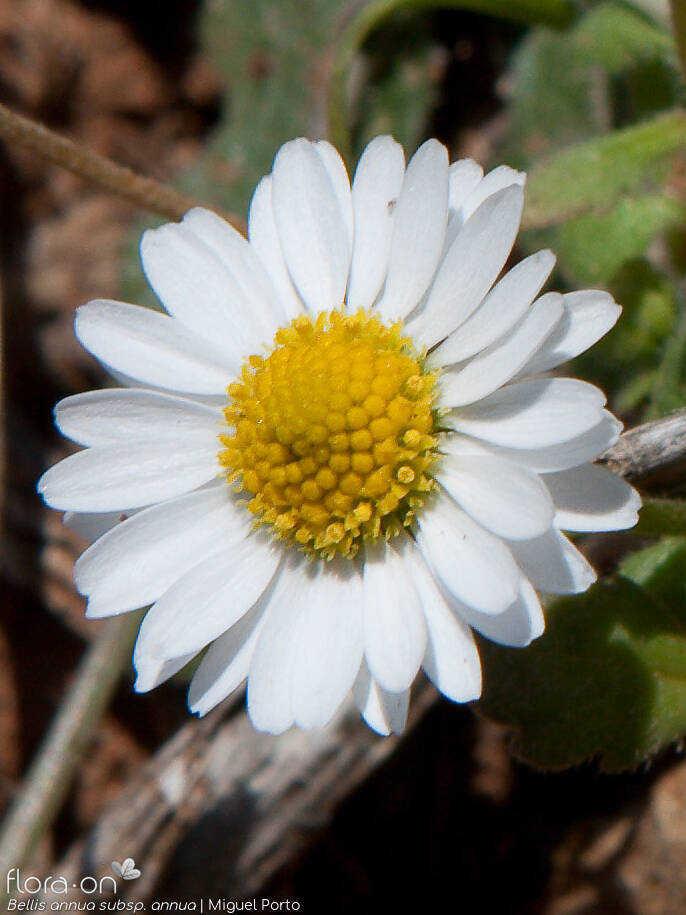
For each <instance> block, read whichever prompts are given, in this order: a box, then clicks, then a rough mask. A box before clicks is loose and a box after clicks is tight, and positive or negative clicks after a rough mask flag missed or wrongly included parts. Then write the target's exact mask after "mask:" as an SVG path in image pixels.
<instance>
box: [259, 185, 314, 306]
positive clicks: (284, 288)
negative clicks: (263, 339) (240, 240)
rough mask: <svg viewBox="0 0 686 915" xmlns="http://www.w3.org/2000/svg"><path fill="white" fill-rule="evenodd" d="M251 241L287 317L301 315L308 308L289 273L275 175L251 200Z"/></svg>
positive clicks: (261, 186) (260, 186)
mask: <svg viewBox="0 0 686 915" xmlns="http://www.w3.org/2000/svg"><path fill="white" fill-rule="evenodd" d="M248 238H249V239H250V244H251V245H252V247H253V248H254V249H255V252H256V253H257V256H258V257H259V259H260V260H261V261H262V265H263V266H264V268H265V270H266V271H267V273H268V274H269V276H270V278H271V281H272V283H273V285H274V288H275V290H276V292H277V294H278V296H279V300H280V302H281V306H282V308H283V310H284V312H285V314H286V316H287V317H288V318H290V319H293V318H295V317H297V316H298V315H301V314H302V313H303V311H304V310H305V307H304V305H303V302H302V300H301V298H300V296H299V295H298V293H297V292H296V289H295V286H294V285H293V281H292V280H291V278H290V276H289V274H288V270H287V268H286V261H285V260H284V257H283V252H282V251H281V242H280V241H279V235H278V232H277V231H276V223H275V222H274V211H273V210H272V178H271V175H266V176H265V177H264V178H262V180H261V181H260V183H259V184H258V185H257V187H256V188H255V193H254V194H253V196H252V200H251V201H250V214H249V216H248Z"/></svg>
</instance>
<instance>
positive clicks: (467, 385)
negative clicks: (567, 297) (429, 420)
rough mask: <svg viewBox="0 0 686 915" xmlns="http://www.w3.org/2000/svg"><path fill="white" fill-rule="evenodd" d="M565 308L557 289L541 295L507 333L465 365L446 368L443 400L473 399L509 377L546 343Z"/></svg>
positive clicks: (454, 403) (453, 404) (447, 403)
mask: <svg viewBox="0 0 686 915" xmlns="http://www.w3.org/2000/svg"><path fill="white" fill-rule="evenodd" d="M563 311H564V304H563V299H562V296H561V295H560V294H559V293H558V292H549V293H548V294H547V295H544V296H541V298H540V299H538V301H536V302H534V304H533V305H532V306H531V308H529V310H528V311H527V312H526V314H525V315H524V317H523V318H522V319H521V321H520V322H519V324H518V325H517V326H516V327H515V328H514V329H513V330H511V331H510V333H509V334H508V335H507V336H506V337H504V338H503V339H502V340H498V341H497V342H496V343H493V344H492V345H491V346H489V347H488V349H485V350H483V352H481V353H479V354H478V355H477V356H474V358H473V359H471V360H470V361H469V362H467V364H466V365H464V366H463V367H462V368H459V369H455V370H448V371H446V372H444V374H443V375H442V376H441V404H442V405H445V406H451V407H458V406H463V405H465V404H470V403H474V402H475V401H477V400H481V399H482V398H484V397H487V396H488V395H489V394H492V393H493V391H496V390H497V389H498V388H500V387H502V386H503V385H504V384H506V383H507V382H508V381H510V379H511V378H513V377H514V375H516V373H517V372H518V371H519V370H520V369H521V368H522V366H523V365H525V364H526V362H527V360H528V359H530V358H531V356H532V354H533V353H535V352H536V351H537V350H538V349H540V347H541V346H542V345H543V344H544V341H545V340H546V338H547V337H549V336H550V334H551V332H552V331H553V329H554V328H555V325H556V324H557V323H558V322H559V320H560V318H561V317H562V314H563Z"/></svg>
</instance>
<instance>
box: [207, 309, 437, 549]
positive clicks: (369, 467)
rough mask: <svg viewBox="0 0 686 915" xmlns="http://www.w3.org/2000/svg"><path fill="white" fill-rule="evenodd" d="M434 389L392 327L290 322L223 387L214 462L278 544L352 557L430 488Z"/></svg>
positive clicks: (360, 321) (394, 526) (344, 321)
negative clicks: (222, 420) (222, 428)
mask: <svg viewBox="0 0 686 915" xmlns="http://www.w3.org/2000/svg"><path fill="white" fill-rule="evenodd" d="M435 381H436V375H435V374H432V373H431V372H428V371H426V370H425V368H424V362H423V359H422V358H421V357H420V356H419V355H418V354H417V353H416V351H415V350H414V348H413V346H412V343H411V341H410V339H409V338H408V337H403V336H402V335H401V324H400V323H398V324H395V325H393V326H392V327H386V326H385V325H384V324H382V323H381V321H379V320H378V318H376V317H374V316H373V315H370V314H368V313H366V312H364V311H362V310H360V311H358V312H357V314H354V315H347V314H344V313H342V312H339V311H332V312H329V313H328V314H320V315H319V316H318V317H317V318H316V319H311V318H309V317H299V318H296V319H295V320H294V321H293V322H292V323H291V324H290V325H288V326H287V327H284V328H281V329H280V330H279V331H278V332H277V334H276V337H275V339H274V346H273V348H272V350H271V351H270V352H269V354H268V355H265V356H250V358H249V359H248V360H247V361H246V363H245V365H244V366H243V368H242V371H241V378H240V381H239V382H237V383H236V384H232V385H230V386H229V388H228V394H229V398H230V402H229V405H228V406H227V407H226V408H225V410H224V414H225V416H226V420H227V422H228V424H229V426H230V427H232V428H231V431H229V432H228V433H225V434H221V435H220V441H221V443H222V446H223V447H222V450H221V451H220V453H219V461H220V463H221V464H222V466H223V467H226V469H227V477H228V480H229V481H230V482H236V483H237V484H238V489H239V490H241V489H242V490H247V492H248V493H251V494H252V498H251V499H250V501H249V503H248V507H249V509H250V511H251V512H252V513H253V514H254V515H255V517H256V520H257V522H258V523H262V524H268V525H271V526H272V531H273V533H274V535H275V536H276V537H278V538H280V539H284V540H292V541H294V542H295V543H298V544H301V545H302V546H303V547H304V549H305V550H306V551H307V552H309V553H311V554H313V555H318V556H321V557H323V558H326V559H331V558H333V557H334V556H335V555H336V554H342V555H344V556H349V557H352V556H354V555H355V553H356V552H357V551H358V549H359V546H360V542H361V541H362V540H377V539H379V538H381V537H383V538H386V539H387V538H388V537H390V536H391V535H393V534H395V533H398V531H400V530H401V528H402V527H403V526H405V527H406V526H407V525H409V524H411V522H412V519H413V518H414V515H415V512H416V511H417V509H418V508H419V507H420V506H421V505H422V503H423V501H424V499H425V498H426V495H427V493H428V492H429V491H430V490H431V488H432V487H433V478H432V476H431V475H430V473H429V470H430V467H431V464H432V463H433V462H434V461H435V460H436V457H437V452H436V448H437V439H436V438H435V436H434V434H433V433H434V432H435V428H436V426H435V418H434V417H435V414H434V409H433V401H434V397H435V391H434V385H435Z"/></svg>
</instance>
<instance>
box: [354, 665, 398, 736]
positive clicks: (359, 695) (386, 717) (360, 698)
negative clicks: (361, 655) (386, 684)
mask: <svg viewBox="0 0 686 915" xmlns="http://www.w3.org/2000/svg"><path fill="white" fill-rule="evenodd" d="M353 694H354V696H355V702H356V703H357V707H358V708H359V710H360V712H361V713H362V717H363V718H364V720H365V721H366V722H367V724H368V725H369V727H370V728H371V729H372V730H373V731H376V732H377V734H381V735H382V736H383V737H387V736H388V735H389V734H391V733H393V734H402V732H403V730H404V729H405V722H406V721H407V709H408V706H409V699H410V691H409V690H407V689H405V690H402V692H399V693H391V692H389V691H388V690H386V689H384V688H383V687H382V686H379V684H378V683H377V682H376V680H375V679H374V678H373V677H372V675H371V674H370V673H369V668H368V667H367V665H366V663H365V662H364V661H363V662H362V667H361V668H360V672H359V674H358V675H357V679H356V680H355V684H354V686H353Z"/></svg>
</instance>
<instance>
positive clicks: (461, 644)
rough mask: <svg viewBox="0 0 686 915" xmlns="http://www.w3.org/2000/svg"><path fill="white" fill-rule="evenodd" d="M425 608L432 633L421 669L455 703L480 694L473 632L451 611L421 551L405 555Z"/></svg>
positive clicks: (411, 547) (478, 664)
mask: <svg viewBox="0 0 686 915" xmlns="http://www.w3.org/2000/svg"><path fill="white" fill-rule="evenodd" d="M403 559H404V561H405V562H407V563H408V564H409V565H410V569H411V574H412V580H413V582H414V585H415V587H416V588H417V591H418V593H419V597H420V599H421V602H422V607H423V608H424V616H425V618H426V624H427V629H428V634H429V639H428V642H427V646H426V653H425V655H424V660H423V661H422V666H423V668H424V672H425V673H426V675H427V676H428V678H429V679H430V680H431V682H432V683H434V684H435V685H436V687H437V688H438V689H439V690H440V691H441V692H442V693H443V695H444V696H447V697H448V698H449V699H452V700H453V702H471V701H472V700H473V699H478V698H479V696H480V695H481V659H480V658H479V652H478V651H477V648H476V644H475V643H474V636H473V635H472V632H471V629H470V628H469V626H467V625H466V624H465V623H463V622H462V620H461V619H459V618H458V617H457V616H456V615H455V614H454V613H453V611H452V609H451V608H450V606H449V605H448V603H447V601H446V599H445V597H444V596H443V594H442V593H441V591H440V589H439V587H438V585H437V584H436V581H435V580H434V578H433V576H432V574H431V572H430V571H429V569H428V567H427V565H426V562H425V561H424V559H423V558H422V555H421V553H420V552H419V550H418V549H417V548H416V547H415V546H414V544H411V545H410V546H409V548H406V549H405V551H404V553H403Z"/></svg>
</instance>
